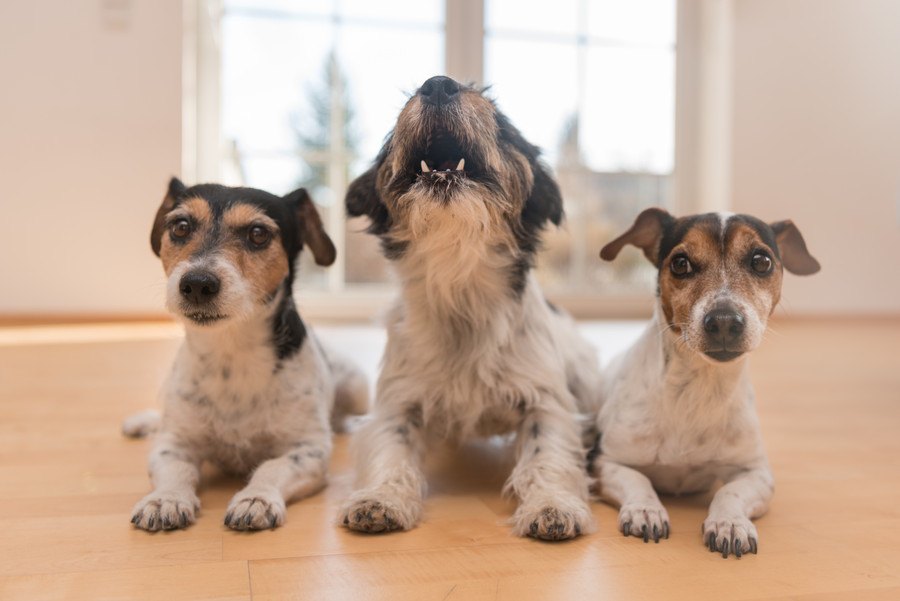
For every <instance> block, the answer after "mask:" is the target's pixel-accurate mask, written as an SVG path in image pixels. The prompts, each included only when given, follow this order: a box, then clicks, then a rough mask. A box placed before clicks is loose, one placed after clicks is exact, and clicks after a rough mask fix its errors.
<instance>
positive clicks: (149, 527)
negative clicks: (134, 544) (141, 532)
mask: <svg viewBox="0 0 900 601" xmlns="http://www.w3.org/2000/svg"><path fill="white" fill-rule="evenodd" d="M155 524H156V516H155V515H151V516H150V519H149V520H147V530H153V527H154V525H155Z"/></svg>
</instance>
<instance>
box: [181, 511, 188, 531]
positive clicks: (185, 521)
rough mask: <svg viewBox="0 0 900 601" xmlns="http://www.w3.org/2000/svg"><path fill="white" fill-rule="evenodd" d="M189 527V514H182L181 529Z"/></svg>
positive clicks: (183, 512) (185, 512)
mask: <svg viewBox="0 0 900 601" xmlns="http://www.w3.org/2000/svg"><path fill="white" fill-rule="evenodd" d="M187 525H188V514H187V511H182V512H181V527H182V528H184V527H185V526H187Z"/></svg>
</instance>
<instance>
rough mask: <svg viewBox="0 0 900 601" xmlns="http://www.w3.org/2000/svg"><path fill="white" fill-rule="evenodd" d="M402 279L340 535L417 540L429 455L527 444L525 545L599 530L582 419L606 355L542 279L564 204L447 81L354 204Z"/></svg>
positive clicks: (482, 110) (400, 132) (473, 96)
mask: <svg viewBox="0 0 900 601" xmlns="http://www.w3.org/2000/svg"><path fill="white" fill-rule="evenodd" d="M347 210H348V213H349V214H350V215H366V216H368V217H369V218H370V220H371V225H370V227H369V231H370V232H372V233H374V234H376V235H378V236H380V238H381V241H382V247H383V249H384V253H385V255H386V256H387V257H388V259H390V260H392V262H393V264H394V266H395V268H396V271H397V273H398V274H399V277H400V282H401V286H402V291H401V294H400V297H399V299H398V301H397V303H396V305H395V306H394V308H393V310H392V311H391V313H390V316H389V319H388V325H387V328H388V342H387V348H386V350H385V355H384V361H383V366H382V370H381V375H380V378H379V381H378V385H377V394H376V398H377V400H376V403H375V406H374V410H373V419H372V421H371V422H370V423H369V424H367V425H366V426H365V428H364V429H363V430H361V431H360V432H359V434H358V436H357V440H356V477H357V489H356V490H355V491H354V492H353V493H352V495H351V497H350V498H349V499H348V500H347V502H346V503H345V504H344V506H343V508H342V510H341V513H340V521H341V522H342V523H343V524H344V525H346V526H347V527H348V528H351V529H353V530H358V531H362V532H383V531H390V530H398V529H404V530H406V529H409V528H412V527H413V526H415V525H416V523H417V522H418V521H419V519H420V517H421V515H422V503H423V496H424V494H425V490H426V478H425V476H424V475H423V470H422V460H423V455H424V454H425V453H426V451H427V449H428V447H429V445H431V444H432V443H437V442H444V441H451V442H460V441H463V440H466V439H467V438H471V437H473V436H487V435H493V434H504V433H511V432H515V433H517V464H516V466H515V468H514V469H513V471H512V474H511V476H510V478H509V480H508V482H507V484H506V488H505V490H506V492H508V493H510V494H513V495H515V496H516V497H517V498H518V500H519V507H518V509H517V510H516V512H515V515H514V516H513V520H512V521H513V524H514V531H515V532H516V534H519V535H530V536H534V537H536V538H541V539H547V540H559V539H567V538H572V537H575V536H577V535H578V534H580V533H581V532H584V531H586V530H587V529H589V528H591V526H592V518H591V512H590V510H589V506H588V502H587V501H588V479H587V476H586V473H585V470H584V453H583V450H582V446H581V429H580V426H579V422H578V419H577V416H578V413H579V412H583V411H588V410H590V409H591V407H593V406H594V404H595V402H596V401H595V399H596V398H597V394H599V384H598V378H599V374H598V365H597V358H596V355H595V352H594V351H593V349H592V348H591V347H590V346H589V345H588V344H587V342H586V341H584V340H582V338H581V337H580V336H579V335H578V333H577V332H576V329H575V326H574V323H573V322H572V320H571V319H570V318H568V317H567V316H565V315H563V314H562V313H561V312H560V311H558V310H556V309H555V308H554V307H553V306H551V305H550V304H549V303H548V302H547V301H546V300H545V298H544V296H543V294H542V293H541V291H540V289H539V287H538V284H537V282H536V281H535V279H534V277H533V276H532V274H531V267H532V263H533V261H534V255H535V252H536V251H537V249H538V246H539V243H540V234H541V231H542V229H543V228H544V227H545V226H546V225H547V224H548V223H553V224H559V223H560V221H561V219H562V216H563V209H562V199H561V197H560V192H559V188H558V187H557V185H556V183H555V182H554V180H553V179H552V177H551V176H550V174H549V172H548V170H547V168H546V167H545V166H544V165H543V164H542V163H541V162H540V160H539V158H538V149H537V148H536V147H535V146H533V145H531V144H529V143H528V142H527V141H526V140H525V139H524V138H523V137H522V135H521V134H520V133H519V131H518V130H517V129H516V128H515V127H513V125H512V124H511V123H510V122H509V121H508V120H507V119H506V117H505V116H504V115H502V114H501V113H500V112H499V111H498V110H497V107H496V106H495V105H494V103H493V102H492V101H491V100H489V99H487V98H486V97H485V96H484V95H483V93H482V91H481V90H478V89H475V88H472V87H469V86H463V85H460V84H459V83H457V82H456V81H454V80H452V79H450V78H448V77H432V78H431V79H429V80H427V81H426V82H425V83H424V84H423V85H422V86H421V87H420V88H419V90H418V91H417V92H416V93H415V94H414V95H413V96H412V97H411V98H410V100H409V101H408V102H407V104H406V106H405V107H404V108H403V110H402V111H401V113H400V116H399V118H398V120H397V124H396V127H395V129H394V131H393V132H392V133H391V135H390V136H389V137H388V139H387V141H386V142H385V144H384V147H383V148H382V150H381V152H380V154H379V156H378V158H377V159H376V162H375V164H374V166H373V167H372V168H371V169H369V170H368V171H367V172H366V173H364V174H363V175H362V176H360V177H359V178H358V179H357V180H356V181H354V182H353V183H352V184H351V186H350V189H349V191H348V194H347Z"/></svg>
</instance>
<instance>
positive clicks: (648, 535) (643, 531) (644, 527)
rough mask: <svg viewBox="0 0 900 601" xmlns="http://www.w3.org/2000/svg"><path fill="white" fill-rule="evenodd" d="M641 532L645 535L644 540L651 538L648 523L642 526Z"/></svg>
mask: <svg viewBox="0 0 900 601" xmlns="http://www.w3.org/2000/svg"><path fill="white" fill-rule="evenodd" d="M641 534H642V535H643V536H644V542H645V543H646V542H647V541H648V540H650V532H649V531H648V530H647V524H644V525H643V526H641Z"/></svg>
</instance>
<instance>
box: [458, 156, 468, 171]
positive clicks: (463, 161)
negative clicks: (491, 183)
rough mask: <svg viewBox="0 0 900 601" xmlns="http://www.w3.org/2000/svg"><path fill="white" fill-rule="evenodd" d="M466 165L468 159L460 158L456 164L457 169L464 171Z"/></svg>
mask: <svg viewBox="0 0 900 601" xmlns="http://www.w3.org/2000/svg"><path fill="white" fill-rule="evenodd" d="M465 166H466V159H459V163H458V164H457V165H456V170H457V171H462V170H463V167H465Z"/></svg>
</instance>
